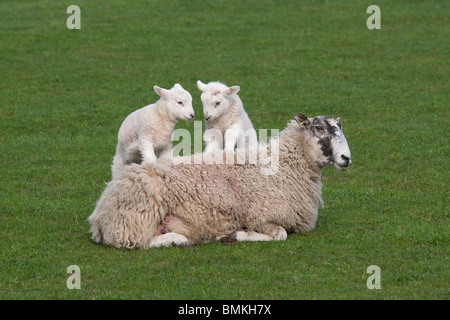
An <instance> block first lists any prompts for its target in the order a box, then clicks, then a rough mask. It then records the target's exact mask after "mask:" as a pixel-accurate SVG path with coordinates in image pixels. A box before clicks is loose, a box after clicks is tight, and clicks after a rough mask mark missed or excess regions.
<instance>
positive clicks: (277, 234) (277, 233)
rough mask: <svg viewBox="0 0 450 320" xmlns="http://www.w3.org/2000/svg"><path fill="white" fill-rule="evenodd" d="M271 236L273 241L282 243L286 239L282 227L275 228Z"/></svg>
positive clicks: (285, 233)
mask: <svg viewBox="0 0 450 320" xmlns="http://www.w3.org/2000/svg"><path fill="white" fill-rule="evenodd" d="M271 236H272V237H273V240H279V241H284V240H286V239H287V232H286V230H284V228H283V227H280V226H278V227H276V229H275V230H274V231H273V232H272V234H271Z"/></svg>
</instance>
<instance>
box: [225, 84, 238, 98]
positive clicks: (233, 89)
mask: <svg viewBox="0 0 450 320" xmlns="http://www.w3.org/2000/svg"><path fill="white" fill-rule="evenodd" d="M239 90H241V87H239V86H232V87H229V88H228V89H227V90H226V91H225V95H226V96H231V95H232V94H236V93H238V92H239Z"/></svg>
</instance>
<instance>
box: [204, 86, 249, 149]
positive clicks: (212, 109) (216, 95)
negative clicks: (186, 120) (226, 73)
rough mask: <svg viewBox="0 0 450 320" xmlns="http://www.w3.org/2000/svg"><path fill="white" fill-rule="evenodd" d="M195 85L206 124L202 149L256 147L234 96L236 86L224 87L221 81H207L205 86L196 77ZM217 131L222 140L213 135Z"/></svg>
mask: <svg viewBox="0 0 450 320" xmlns="http://www.w3.org/2000/svg"><path fill="white" fill-rule="evenodd" d="M197 87H198V88H199V90H201V91H202V95H201V99H202V103H203V113H204V116H205V127H206V130H205V135H204V140H205V144H206V149H205V152H213V151H215V150H223V149H225V150H227V151H233V150H234V149H235V147H237V148H241V149H242V148H247V149H248V148H251V147H256V144H257V141H256V131H255V129H254V128H253V125H252V122H251V121H250V118H249V117H248V115H247V113H246V112H245V110H244V106H243V104H242V101H241V99H240V98H239V96H238V95H237V93H238V92H239V90H240V87H239V86H232V87H227V86H226V85H225V84H223V83H221V82H210V83H208V84H207V85H206V84H204V83H202V82H201V81H200V80H198V81H197ZM217 130H219V131H220V133H221V137H222V140H221V139H217V135H216V134H214V131H217ZM223 140H224V141H223Z"/></svg>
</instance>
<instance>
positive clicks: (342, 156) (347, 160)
mask: <svg viewBox="0 0 450 320" xmlns="http://www.w3.org/2000/svg"><path fill="white" fill-rule="evenodd" d="M341 158H342V160H344V161H345V162H347V163H349V162H350V158H349V157H347V156H346V155H345V154H343V155H341Z"/></svg>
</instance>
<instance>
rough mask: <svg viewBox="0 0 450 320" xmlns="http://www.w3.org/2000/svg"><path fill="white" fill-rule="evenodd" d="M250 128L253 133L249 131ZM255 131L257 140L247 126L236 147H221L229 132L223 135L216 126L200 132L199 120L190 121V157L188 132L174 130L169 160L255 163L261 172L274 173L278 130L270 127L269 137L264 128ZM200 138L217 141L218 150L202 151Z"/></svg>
mask: <svg viewBox="0 0 450 320" xmlns="http://www.w3.org/2000/svg"><path fill="white" fill-rule="evenodd" d="M250 130H253V132H249V131H250ZM258 132H259V141H257V140H256V133H255V130H254V129H249V130H247V131H245V132H242V134H241V136H243V137H245V138H244V139H242V140H240V141H238V143H237V148H236V150H223V147H224V145H225V141H227V135H228V134H229V131H228V130H227V131H226V132H225V135H224V136H223V134H222V132H221V131H220V130H218V129H208V130H205V132H204V134H203V128H202V121H194V139H193V141H194V155H193V157H192V158H191V157H189V156H191V150H192V137H191V133H190V132H189V131H188V130H186V129H176V130H174V132H173V134H172V141H179V142H178V143H177V144H176V145H174V147H173V151H172V156H173V158H172V161H173V163H175V164H244V163H248V164H258V165H260V172H261V174H263V175H273V174H276V173H277V172H278V166H279V140H278V139H277V138H278V135H279V130H278V129H271V130H270V134H271V139H270V140H269V138H268V130H267V129H260V130H259V131H258ZM203 138H204V140H207V141H216V142H218V145H219V146H220V149H219V150H214V151H212V152H206V153H202V148H203ZM180 140H181V141H180ZM225 149H226V148H225Z"/></svg>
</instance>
